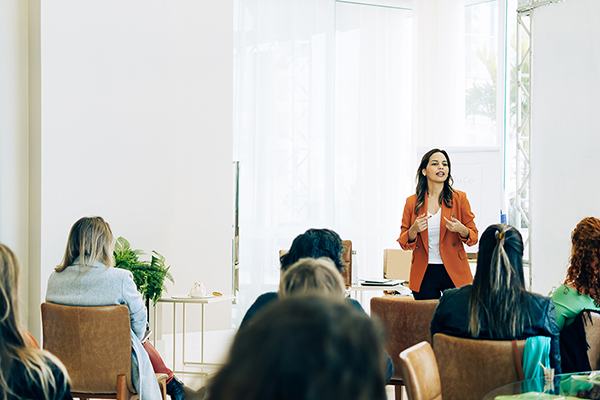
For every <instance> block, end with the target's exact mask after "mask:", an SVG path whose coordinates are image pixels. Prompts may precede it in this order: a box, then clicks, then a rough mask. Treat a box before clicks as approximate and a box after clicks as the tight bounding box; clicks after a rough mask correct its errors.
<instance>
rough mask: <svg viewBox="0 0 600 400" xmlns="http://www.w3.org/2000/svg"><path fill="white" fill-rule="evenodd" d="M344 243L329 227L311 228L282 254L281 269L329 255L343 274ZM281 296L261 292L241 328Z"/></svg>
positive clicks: (283, 270) (284, 269)
mask: <svg viewBox="0 0 600 400" xmlns="http://www.w3.org/2000/svg"><path fill="white" fill-rule="evenodd" d="M343 251H344V244H343V243H342V239H341V238H340V236H339V235H338V234H337V233H335V232H334V231H332V230H329V229H309V230H307V231H306V232H304V233H303V234H301V235H299V236H297V237H296V239H294V241H293V242H292V247H291V248H290V251H289V252H288V253H286V254H284V255H283V256H281V259H280V262H281V271H282V272H285V271H286V270H287V269H288V268H289V267H290V266H291V265H292V264H294V263H295V262H296V261H298V260H300V259H301V258H307V257H310V258H320V257H327V258H329V259H331V261H333V263H334V264H335V267H336V268H337V270H338V271H339V273H340V274H341V273H342V271H343V270H344V268H345V265H344V262H343V261H342V253H343ZM278 298H279V294H278V293H277V292H268V293H264V294H261V295H260V296H259V297H258V298H257V299H256V301H255V302H254V304H252V306H250V308H249V309H248V311H246V315H244V318H243V319H242V323H241V324H240V329H241V328H243V327H244V326H246V324H248V322H249V321H250V320H251V319H252V318H253V317H254V314H256V312H258V311H259V310H261V309H262V308H263V307H264V306H265V305H267V304H269V303H270V302H272V301H273V300H276V299H278Z"/></svg>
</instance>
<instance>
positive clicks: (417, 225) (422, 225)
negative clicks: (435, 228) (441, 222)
mask: <svg viewBox="0 0 600 400" xmlns="http://www.w3.org/2000/svg"><path fill="white" fill-rule="evenodd" d="M428 219H429V217H428V216H427V214H425V213H423V214H421V215H419V216H418V217H417V219H415V222H414V223H413V224H412V226H411V227H410V229H412V230H413V232H414V234H415V235H416V234H417V233H419V232H423V231H424V230H425V229H427V220H428Z"/></svg>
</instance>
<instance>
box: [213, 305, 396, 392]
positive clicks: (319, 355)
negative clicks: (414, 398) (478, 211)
mask: <svg viewBox="0 0 600 400" xmlns="http://www.w3.org/2000/svg"><path fill="white" fill-rule="evenodd" d="M383 355H384V352H383V333H382V330H381V329H380V327H379V326H378V325H377V324H376V323H375V321H373V320H371V319H370V318H369V317H368V316H367V315H366V314H365V313H363V312H360V311H358V310H356V309H354V308H353V307H352V306H350V305H349V304H348V303H346V302H344V301H342V300H341V299H335V298H333V297H331V296H328V297H322V296H314V295H312V296H311V295H299V296H291V297H289V298H285V299H282V300H280V301H277V302H274V303H273V304H270V305H269V306H268V307H267V308H266V309H265V310H264V312H263V313H261V314H260V315H259V316H257V317H256V320H255V321H254V322H253V323H252V324H251V325H249V326H248V327H247V328H245V329H242V330H240V331H239V332H238V333H237V335H236V336H235V338H234V341H233V344H232V346H231V349H230V351H229V356H228V357H227V360H226V361H225V364H224V365H223V367H222V368H221V369H220V370H219V371H218V372H217V373H216V374H215V375H214V376H213V377H212V378H211V379H210V381H209V383H208V386H207V397H206V400H241V399H243V400H278V399H295V400H338V399H347V400H372V399H384V398H385V369H386V367H385V358H384V356H383Z"/></svg>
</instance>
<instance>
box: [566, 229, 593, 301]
mask: <svg viewBox="0 0 600 400" xmlns="http://www.w3.org/2000/svg"><path fill="white" fill-rule="evenodd" d="M571 243H572V244H573V248H572V251H571V260H570V261H571V265H570V266H569V269H568V270H567V279H566V280H565V284H570V285H571V286H573V287H574V288H575V289H576V290H577V292H579V293H580V294H585V295H586V296H589V297H591V298H592V299H594V302H595V303H596V304H599V305H600V263H599V256H600V220H599V219H598V218H594V217H586V218H584V219H582V220H581V221H580V222H579V223H578V224H577V226H576V227H575V230H574V231H573V234H572V237H571Z"/></svg>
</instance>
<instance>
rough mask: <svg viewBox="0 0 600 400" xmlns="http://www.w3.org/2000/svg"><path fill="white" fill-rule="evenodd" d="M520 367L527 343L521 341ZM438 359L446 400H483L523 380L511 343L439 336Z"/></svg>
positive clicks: (436, 340)
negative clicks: (488, 395)
mask: <svg viewBox="0 0 600 400" xmlns="http://www.w3.org/2000/svg"><path fill="white" fill-rule="evenodd" d="M516 343H517V354H518V356H519V362H518V363H519V365H521V360H522V359H523V349H524V347H525V340H518V341H517V342H516ZM433 350H434V352H435V357H436V358H437V362H438V368H439V371H440V379H441V381H442V397H443V399H444V400H480V399H482V398H483V397H484V396H485V395H486V394H487V393H488V392H490V391H492V390H494V389H496V388H499V387H500V386H504V385H507V384H509V383H511V382H516V381H519V380H521V379H519V373H518V369H517V363H516V360H515V357H514V351H513V345H512V342H511V341H510V340H479V339H465V338H459V337H454V336H449V335H445V334H443V333H436V334H435V336H434V337H433Z"/></svg>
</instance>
